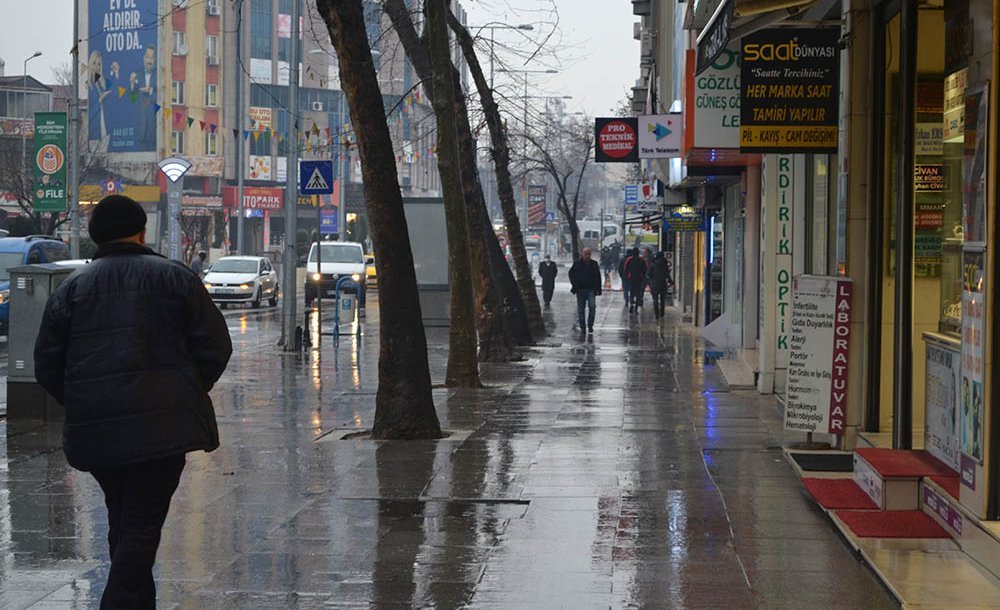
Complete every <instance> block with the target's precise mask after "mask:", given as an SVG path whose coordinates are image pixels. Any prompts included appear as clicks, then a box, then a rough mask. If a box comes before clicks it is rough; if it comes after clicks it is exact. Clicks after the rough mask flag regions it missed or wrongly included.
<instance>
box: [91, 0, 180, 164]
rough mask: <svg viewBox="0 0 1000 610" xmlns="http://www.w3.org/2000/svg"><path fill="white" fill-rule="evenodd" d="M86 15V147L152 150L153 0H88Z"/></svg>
mask: <svg viewBox="0 0 1000 610" xmlns="http://www.w3.org/2000/svg"><path fill="white" fill-rule="evenodd" d="M175 4H176V3H175ZM87 19H88V21H87V23H88V27H87V29H88V32H87V34H88V38H87V40H88V53H87V58H86V65H84V66H83V75H84V82H85V84H86V90H87V136H86V137H87V139H88V140H89V141H90V148H91V150H93V151H96V152H155V151H156V110H157V104H162V103H161V102H158V100H157V91H158V88H157V82H156V80H157V79H156V57H157V45H156V40H157V32H158V25H159V23H160V19H159V14H158V12H157V0H90V2H89V10H88V12H87Z"/></svg>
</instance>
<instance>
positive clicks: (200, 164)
mask: <svg viewBox="0 0 1000 610" xmlns="http://www.w3.org/2000/svg"><path fill="white" fill-rule="evenodd" d="M184 158H185V159H187V160H188V161H190V162H191V168H190V169H188V171H187V174H186V175H187V176H207V177H214V178H219V177H221V176H222V169H223V168H224V167H225V159H224V158H223V157H188V156H185V157H184Z"/></svg>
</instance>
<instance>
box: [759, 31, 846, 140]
mask: <svg viewBox="0 0 1000 610" xmlns="http://www.w3.org/2000/svg"><path fill="white" fill-rule="evenodd" d="M839 45H840V29H839V28H809V29H806V28H772V29H767V30H760V31H758V32H755V33H753V34H750V35H748V36H744V37H743V39H742V40H741V43H740V62H741V66H740V152H743V153H781V152H784V153H829V154H832V153H836V152H837V124H838V120H839V101H840V47H839Z"/></svg>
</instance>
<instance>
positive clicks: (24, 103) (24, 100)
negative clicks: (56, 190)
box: [21, 51, 42, 191]
mask: <svg viewBox="0 0 1000 610" xmlns="http://www.w3.org/2000/svg"><path fill="white" fill-rule="evenodd" d="M41 54H42V52H41V51H35V52H34V54H32V56H31V57H29V58H28V59H25V60H24V72H23V74H24V76H23V78H22V79H21V110H22V111H23V114H24V118H25V120H30V119H31V117H29V116H28V62H29V61H31V60H32V59H34V58H36V57H40V56H41ZM21 171H22V176H23V177H24V179H25V180H32V181H33V180H34V179H33V178H32V179H29V178H28V137H27V135H26V134H25V125H24V123H22V124H21ZM28 190H29V191H33V190H34V188H29V189H28Z"/></svg>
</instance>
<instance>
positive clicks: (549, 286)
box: [542, 280, 556, 305]
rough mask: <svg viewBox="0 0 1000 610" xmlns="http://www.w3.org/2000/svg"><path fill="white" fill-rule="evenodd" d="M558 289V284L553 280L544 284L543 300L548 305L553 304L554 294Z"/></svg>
mask: <svg viewBox="0 0 1000 610" xmlns="http://www.w3.org/2000/svg"><path fill="white" fill-rule="evenodd" d="M555 289H556V282H555V280H552V281H551V282H542V300H544V301H545V304H546V305H548V304H549V303H551V302H552V292H553V291H554V290H555Z"/></svg>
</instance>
